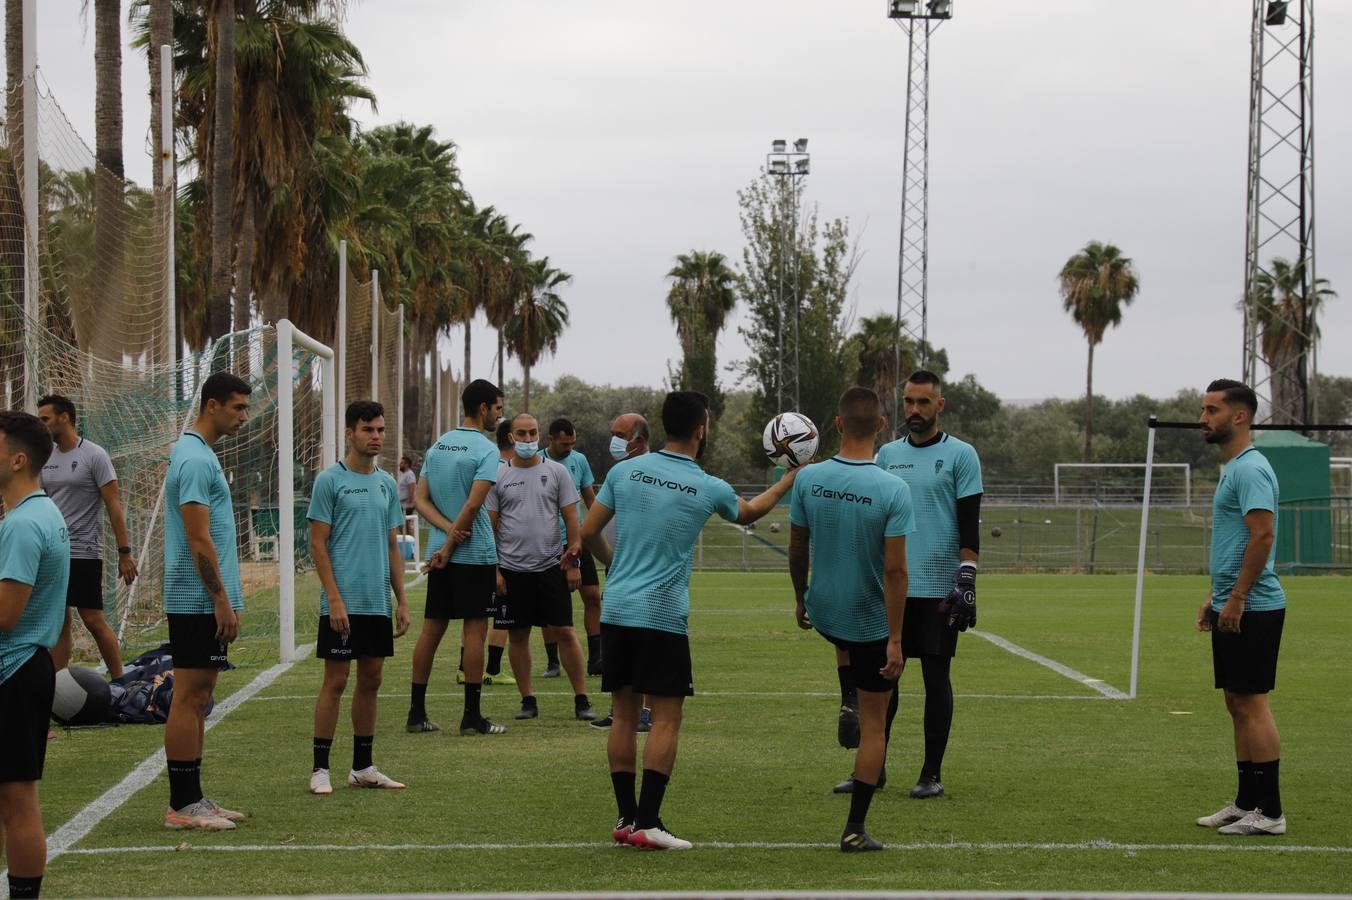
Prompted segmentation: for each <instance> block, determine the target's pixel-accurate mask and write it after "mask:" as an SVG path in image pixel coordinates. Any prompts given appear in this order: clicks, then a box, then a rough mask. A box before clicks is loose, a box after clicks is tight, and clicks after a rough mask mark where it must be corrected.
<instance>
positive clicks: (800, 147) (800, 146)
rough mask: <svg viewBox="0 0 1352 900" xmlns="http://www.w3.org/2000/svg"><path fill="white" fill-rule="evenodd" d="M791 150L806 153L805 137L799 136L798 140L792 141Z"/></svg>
mask: <svg viewBox="0 0 1352 900" xmlns="http://www.w3.org/2000/svg"><path fill="white" fill-rule="evenodd" d="M793 152H794V153H806V152H807V138H799V139H798V140H796V141H794V142H793Z"/></svg>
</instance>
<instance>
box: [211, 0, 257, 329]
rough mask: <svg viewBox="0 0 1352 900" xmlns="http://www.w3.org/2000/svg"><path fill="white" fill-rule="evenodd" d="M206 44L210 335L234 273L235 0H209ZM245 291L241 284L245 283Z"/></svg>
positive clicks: (224, 315)
mask: <svg viewBox="0 0 1352 900" xmlns="http://www.w3.org/2000/svg"><path fill="white" fill-rule="evenodd" d="M209 9H210V15H211V19H210V23H209V25H208V29H207V46H208V48H209V58H210V59H211V60H212V74H213V76H214V77H213V79H212V85H211V97H212V101H211V106H210V108H211V111H212V113H211V116H212V118H211V131H210V139H211V144H210V153H209V154H204V156H205V161H206V162H207V170H206V177H207V184H208V185H210V188H211V292H210V294H209V300H208V301H207V328H208V333H209V334H210V336H211V337H220V336H221V335H223V334H225V333H226V332H227V331H229V330H230V314H231V304H230V295H231V287H232V286H233V283H234V277H233V276H234V272H233V270H232V266H231V263H232V262H233V261H234V228H233V227H232V226H233V225H234V202H235V166H234V150H235V0H210V4H209ZM245 290H247V288H245Z"/></svg>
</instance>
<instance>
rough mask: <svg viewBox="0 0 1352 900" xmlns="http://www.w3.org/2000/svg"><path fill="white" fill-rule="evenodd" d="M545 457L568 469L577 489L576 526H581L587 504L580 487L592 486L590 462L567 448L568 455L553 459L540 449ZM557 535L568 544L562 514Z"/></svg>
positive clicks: (594, 479) (566, 526)
mask: <svg viewBox="0 0 1352 900" xmlns="http://www.w3.org/2000/svg"><path fill="white" fill-rule="evenodd" d="M540 455H542V456H543V457H544V458H545V459H547V460H549V461H550V462H556V463H558V464H559V465H561V466H563V467H564V468H565V469H567V470H568V474H569V476H571V477H572V479H573V487H574V488H576V489H577V526H578V528H579V529H581V528H582V520H583V519H585V518H587V506H586V503H585V502H584V501H583V499H582V489H583V488H589V487H594V486H595V485H596V478H595V477H593V476H592V469H591V463H589V462H587V457H585V456H583V455H582V454H581V453H578V452H577V451H576V450H569V451H568V455H567V456H565V457H564V458H563V459H555V458H554V457H552V456H550V455H549V451H547V450H542V451H540ZM559 537H560V539H561V540H562V541H563V546H564V547H567V546H568V525H567V523H565V522H564V521H563V516H559Z"/></svg>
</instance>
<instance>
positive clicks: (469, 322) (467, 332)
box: [463, 316, 474, 384]
mask: <svg viewBox="0 0 1352 900" xmlns="http://www.w3.org/2000/svg"><path fill="white" fill-rule="evenodd" d="M473 329H474V317H473V316H471V317H470V318H468V319H466V320H465V371H464V373H463V374H464V376H465V383H466V384H468V383H469V338H470V332H471V331H472V330H473Z"/></svg>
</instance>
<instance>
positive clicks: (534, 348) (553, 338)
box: [503, 256, 573, 412]
mask: <svg viewBox="0 0 1352 900" xmlns="http://www.w3.org/2000/svg"><path fill="white" fill-rule="evenodd" d="M526 272H527V279H528V284H529V285H530V287H529V289H528V290H527V291H526V292H525V293H524V294H522V295H521V300H520V302H518V303H517V304H516V306H515V308H514V309H513V310H512V312H511V315H510V316H508V318H507V321H506V323H505V326H504V328H503V334H504V336H505V338H506V340H507V344H506V349H507V351H508V352H509V353H511V354H512V355H513V356H515V357H516V358H517V359H519V360H521V370H522V377H521V410H522V412H530V370H531V368H532V367H533V366H534V365H535V364H536V363H537V362H539V361H540V357H541V356H543V355H544V354H545V353H546V352H548V353H551V354H552V353H555V352H556V351H557V350H558V349H559V336H560V335H562V334H563V330H564V329H565V328H567V327H568V305H567V304H566V303H564V302H563V298H562V297H560V296H559V294H558V290H557V289H558V288H559V287H561V286H563V285H565V284H567V283H568V282H570V281H572V280H573V276H572V275H569V274H568V273H567V272H562V271H560V270H558V269H555V268H554V267H552V266H551V265H550V264H549V257H548V256H544V257H541V258H540V259H536V260H532V261H531V262H530V263H529V264H527V266H526Z"/></svg>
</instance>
